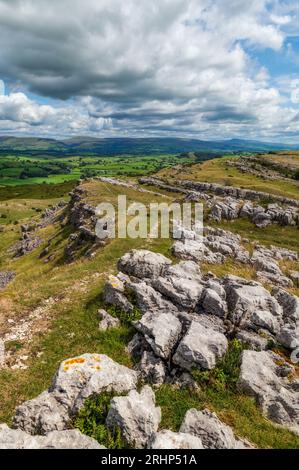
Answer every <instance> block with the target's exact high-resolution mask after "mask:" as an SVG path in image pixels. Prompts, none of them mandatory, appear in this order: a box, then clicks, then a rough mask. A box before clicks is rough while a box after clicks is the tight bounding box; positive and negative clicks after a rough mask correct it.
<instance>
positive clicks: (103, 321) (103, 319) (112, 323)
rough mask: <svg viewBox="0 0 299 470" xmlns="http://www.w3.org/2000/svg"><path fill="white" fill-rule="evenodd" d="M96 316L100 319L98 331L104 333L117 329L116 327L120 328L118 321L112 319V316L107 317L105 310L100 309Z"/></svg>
mask: <svg viewBox="0 0 299 470" xmlns="http://www.w3.org/2000/svg"><path fill="white" fill-rule="evenodd" d="M98 315H99V318H100V323H99V329H100V330H101V331H106V330H109V329H110V328H117V327H118V326H120V321H119V319H118V318H115V317H112V315H109V313H107V312H106V310H104V309H100V310H99V311H98Z"/></svg>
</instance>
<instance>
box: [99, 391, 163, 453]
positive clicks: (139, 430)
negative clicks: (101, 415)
mask: <svg viewBox="0 0 299 470" xmlns="http://www.w3.org/2000/svg"><path fill="white" fill-rule="evenodd" d="M160 421H161V409H160V408H159V407H156V406H155V394H154V392H153V390H152V389H151V388H150V387H149V386H148V385H146V386H144V387H143V388H142V390H141V392H140V393H138V392H137V391H136V390H132V391H131V392H130V393H129V395H128V396H126V397H115V398H113V399H112V400H111V407H110V410H109V413H108V416H107V419H106V424H107V426H108V428H110V429H115V428H119V429H120V430H121V433H122V436H123V438H124V439H125V440H126V441H127V442H128V444H130V445H132V446H134V447H136V448H137V449H140V448H144V447H145V446H146V444H147V442H148V440H149V438H150V437H151V435H152V434H153V433H155V432H157V430H158V427H159V424H160Z"/></svg>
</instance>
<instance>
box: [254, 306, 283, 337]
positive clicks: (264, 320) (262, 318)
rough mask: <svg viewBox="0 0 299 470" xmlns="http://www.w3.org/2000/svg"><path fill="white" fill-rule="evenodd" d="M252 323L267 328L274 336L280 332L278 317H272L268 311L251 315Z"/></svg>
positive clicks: (255, 312)
mask: <svg viewBox="0 0 299 470" xmlns="http://www.w3.org/2000/svg"><path fill="white" fill-rule="evenodd" d="M251 321H252V323H253V324H254V325H256V326H258V327H260V328H265V329H266V330H268V331H270V332H271V333H274V334H275V333H277V332H278V330H279V322H278V319H277V317H275V316H274V315H272V313H271V312H269V311H268V310H255V311H254V312H253V313H252V315H251Z"/></svg>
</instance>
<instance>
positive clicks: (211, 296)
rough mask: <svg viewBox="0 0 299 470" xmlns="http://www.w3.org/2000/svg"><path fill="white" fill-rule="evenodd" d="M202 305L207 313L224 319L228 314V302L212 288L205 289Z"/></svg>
mask: <svg viewBox="0 0 299 470" xmlns="http://www.w3.org/2000/svg"><path fill="white" fill-rule="evenodd" d="M200 305H201V307H202V309H203V311H204V312H205V313H209V314H211V315H216V316H218V317H221V318H224V317H225V316H226V314H227V304H226V301H225V300H224V299H223V298H222V297H221V296H220V295H219V293H218V292H217V291H216V290H214V289H211V288H208V289H205V290H204V293H203V297H202V300H201V302H200Z"/></svg>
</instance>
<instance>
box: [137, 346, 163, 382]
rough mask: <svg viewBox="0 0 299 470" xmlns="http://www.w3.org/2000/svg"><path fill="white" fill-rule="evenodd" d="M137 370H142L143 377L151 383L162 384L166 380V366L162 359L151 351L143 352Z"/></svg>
mask: <svg viewBox="0 0 299 470" xmlns="http://www.w3.org/2000/svg"><path fill="white" fill-rule="evenodd" d="M137 371H138V372H140V376H141V378H142V379H143V380H145V381H146V382H147V383H149V384H151V385H154V386H160V385H162V384H163V382H164V381H165V377H166V366H165V364H164V362H163V361H162V359H160V358H159V357H157V356H155V355H154V354H153V353H152V352H151V351H144V352H143V354H142V357H141V361H140V362H139V364H138V366H137Z"/></svg>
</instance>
